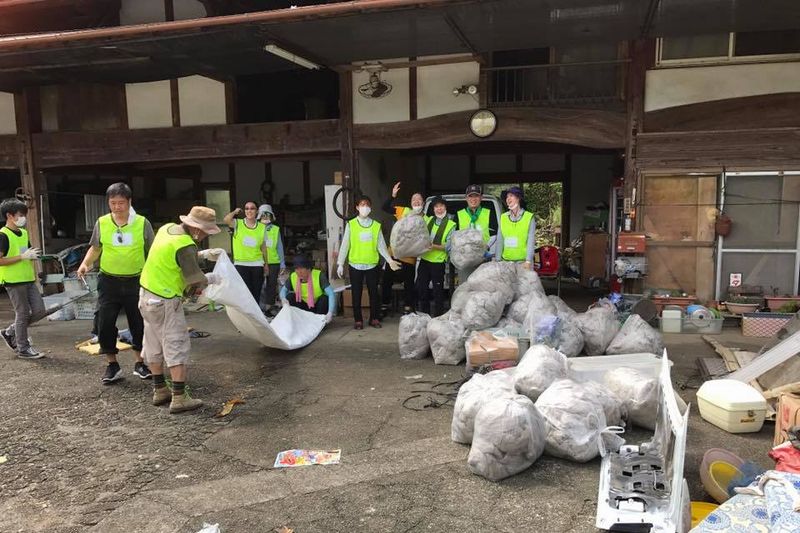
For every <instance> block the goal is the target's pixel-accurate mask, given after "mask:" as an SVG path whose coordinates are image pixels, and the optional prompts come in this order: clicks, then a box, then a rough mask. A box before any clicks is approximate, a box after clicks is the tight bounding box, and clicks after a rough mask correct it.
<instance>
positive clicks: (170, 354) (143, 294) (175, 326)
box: [139, 289, 191, 367]
mask: <svg viewBox="0 0 800 533" xmlns="http://www.w3.org/2000/svg"><path fill="white" fill-rule="evenodd" d="M139 311H140V312H141V313H142V318H143V319H144V339H143V340H142V357H143V358H144V360H145V362H146V363H147V364H150V363H157V364H158V363H162V362H163V361H166V363H167V366H168V367H173V366H176V365H185V364H186V363H188V362H189V350H190V349H191V343H190V341H189V332H188V331H187V330H186V317H185V316H184V314H183V304H182V303H181V299H180V298H162V297H161V296H157V295H155V294H153V293H151V292H150V291H147V290H145V289H140V290H139Z"/></svg>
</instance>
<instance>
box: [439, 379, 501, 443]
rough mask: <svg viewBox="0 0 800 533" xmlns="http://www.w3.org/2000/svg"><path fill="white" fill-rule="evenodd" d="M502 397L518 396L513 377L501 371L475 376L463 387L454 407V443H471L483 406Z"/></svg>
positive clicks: (451, 428)
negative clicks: (477, 417) (478, 415)
mask: <svg viewBox="0 0 800 533" xmlns="http://www.w3.org/2000/svg"><path fill="white" fill-rule="evenodd" d="M501 396H509V397H510V396H516V393H515V392H514V378H513V376H512V375H511V374H509V373H507V372H503V371H500V370H494V371H492V372H489V373H488V374H474V375H473V376H472V378H470V380H469V381H467V382H466V383H464V384H463V385H461V388H460V389H458V396H457V397H456V403H455V405H454V406H453V420H452V422H451V424H450V438H451V439H452V440H453V442H460V443H463V444H469V443H471V442H472V433H473V430H474V426H475V415H477V414H478V411H479V410H480V408H481V407H482V406H483V404H485V403H486V402H488V401H489V400H491V399H493V398H499V397H501Z"/></svg>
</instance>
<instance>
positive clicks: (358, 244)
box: [347, 218, 381, 265]
mask: <svg viewBox="0 0 800 533" xmlns="http://www.w3.org/2000/svg"><path fill="white" fill-rule="evenodd" d="M348 224H350V250H349V251H348V252H347V260H348V262H349V263H350V264H351V265H377V264H378V237H379V236H380V234H381V223H380V222H378V221H377V220H373V221H372V224H370V226H369V227H367V228H364V227H362V226H361V224H359V223H358V218H354V219H352V220H351V221H350V222H348Z"/></svg>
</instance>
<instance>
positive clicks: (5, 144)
mask: <svg viewBox="0 0 800 533" xmlns="http://www.w3.org/2000/svg"><path fill="white" fill-rule="evenodd" d="M18 167H19V157H18V156H17V136H16V135H0V168H18Z"/></svg>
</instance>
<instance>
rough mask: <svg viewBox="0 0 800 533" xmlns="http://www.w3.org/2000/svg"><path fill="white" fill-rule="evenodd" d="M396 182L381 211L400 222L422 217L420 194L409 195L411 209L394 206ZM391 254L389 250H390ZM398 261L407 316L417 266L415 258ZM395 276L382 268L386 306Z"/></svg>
mask: <svg viewBox="0 0 800 533" xmlns="http://www.w3.org/2000/svg"><path fill="white" fill-rule="evenodd" d="M401 183H402V182H399V181H398V182H397V183H395V184H394V187H392V196H391V197H390V198H387V199H386V202H385V203H384V204H383V211H384V212H386V213H389V214H390V215H392V216H394V217H395V219H397V220H400V219H401V218H403V217H406V216H410V215H422V208H423V206H424V205H425V198H423V196H422V194H420V193H418V192H415V193H414V194H412V195H411V207H406V206H403V205H395V201H396V198H397V193H398V192H400V184H401ZM390 253H391V250H390ZM397 259H398V260H399V261H400V272H399V274H400V278H401V279H402V280H403V313H404V314H407V313H410V312H411V311H413V310H414V307H415V303H416V302H415V300H416V296H417V294H416V291H415V290H414V275H415V270H416V266H417V258H416V257H398V258H397ZM395 277H396V276H395V274H394V273H393V271H392V269H391V268H384V272H383V284H382V285H383V303H384V304H385V305H387V306H388V304H389V302H390V301H391V298H392V285H393V284H394V280H395Z"/></svg>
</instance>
